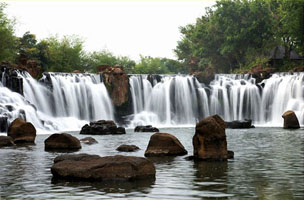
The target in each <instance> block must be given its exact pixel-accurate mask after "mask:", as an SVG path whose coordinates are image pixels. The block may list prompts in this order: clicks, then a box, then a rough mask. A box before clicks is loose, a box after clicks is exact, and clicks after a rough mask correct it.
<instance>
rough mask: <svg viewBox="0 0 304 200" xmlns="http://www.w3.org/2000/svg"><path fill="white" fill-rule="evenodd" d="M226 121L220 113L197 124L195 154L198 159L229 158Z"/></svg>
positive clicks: (194, 143)
mask: <svg viewBox="0 0 304 200" xmlns="http://www.w3.org/2000/svg"><path fill="white" fill-rule="evenodd" d="M225 126H226V124H225V122H224V121H223V120H222V119H221V117H219V116H218V115H213V116H210V117H207V118H205V119H203V120H201V121H199V122H198V123H197V124H196V127H195V135H194V136H193V141H192V142H193V155H194V157H195V159H198V160H227V159H228V152H227V141H226V133H225Z"/></svg>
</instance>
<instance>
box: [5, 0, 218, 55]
mask: <svg viewBox="0 0 304 200" xmlns="http://www.w3.org/2000/svg"><path fill="white" fill-rule="evenodd" d="M6 3H7V4H8V7H7V9H6V13H7V14H8V16H9V17H11V18H12V17H14V18H16V20H17V26H16V34H17V36H22V35H23V34H24V33H25V32H26V31H30V32H31V33H33V34H36V36H37V38H38V39H43V38H46V37H49V36H52V35H56V34H58V36H63V35H72V34H75V35H78V36H80V37H81V38H83V39H84V41H85V50H87V51H98V50H102V49H107V50H109V51H111V52H113V53H114V54H115V55H122V56H129V57H131V58H132V59H135V60H138V59H139V55H140V54H141V55H144V56H152V57H168V58H175V56H174V53H173V49H174V48H175V47H176V45H177V41H178V40H179V39H180V37H181V34H180V32H179V27H180V26H184V25H186V24H189V23H195V20H196V18H197V17H200V16H202V15H203V14H204V13H205V7H209V6H212V5H213V4H214V3H215V2H214V1H211V0H200V1H189V0H188V1H173V0H171V1H169V0H167V1H159V0H156V1H135V0H133V1H127V0H125V1H117V0H116V1H113V0H112V1H6Z"/></svg>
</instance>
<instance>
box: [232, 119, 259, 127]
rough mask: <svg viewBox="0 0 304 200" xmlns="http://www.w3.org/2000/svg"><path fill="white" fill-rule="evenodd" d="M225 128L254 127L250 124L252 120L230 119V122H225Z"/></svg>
mask: <svg viewBox="0 0 304 200" xmlns="http://www.w3.org/2000/svg"><path fill="white" fill-rule="evenodd" d="M226 128H232V129H237V128H254V126H253V125H252V120H250V119H249V120H248V119H245V120H236V121H231V122H226Z"/></svg>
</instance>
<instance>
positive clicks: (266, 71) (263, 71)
mask: <svg viewBox="0 0 304 200" xmlns="http://www.w3.org/2000/svg"><path fill="white" fill-rule="evenodd" d="M275 71H276V70H275V68H270V67H263V66H262V65H257V66H255V67H253V68H252V69H250V70H249V71H244V73H245V74H250V75H252V77H253V78H255V79H256V83H260V82H262V81H263V80H264V79H268V78H270V77H271V75H272V74H273V73H274V72H275Z"/></svg>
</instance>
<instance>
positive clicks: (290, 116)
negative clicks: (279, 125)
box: [282, 110, 300, 129]
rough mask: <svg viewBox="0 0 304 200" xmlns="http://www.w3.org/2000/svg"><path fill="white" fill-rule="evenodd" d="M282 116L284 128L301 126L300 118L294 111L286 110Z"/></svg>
mask: <svg viewBox="0 0 304 200" xmlns="http://www.w3.org/2000/svg"><path fill="white" fill-rule="evenodd" d="M282 117H283V118H284V128H286V129H296V128H300V124H299V120H298V118H297V116H296V114H295V113H294V112H293V111H292V110H289V111H286V112H285V113H284V114H283V115H282Z"/></svg>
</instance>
